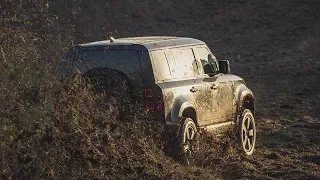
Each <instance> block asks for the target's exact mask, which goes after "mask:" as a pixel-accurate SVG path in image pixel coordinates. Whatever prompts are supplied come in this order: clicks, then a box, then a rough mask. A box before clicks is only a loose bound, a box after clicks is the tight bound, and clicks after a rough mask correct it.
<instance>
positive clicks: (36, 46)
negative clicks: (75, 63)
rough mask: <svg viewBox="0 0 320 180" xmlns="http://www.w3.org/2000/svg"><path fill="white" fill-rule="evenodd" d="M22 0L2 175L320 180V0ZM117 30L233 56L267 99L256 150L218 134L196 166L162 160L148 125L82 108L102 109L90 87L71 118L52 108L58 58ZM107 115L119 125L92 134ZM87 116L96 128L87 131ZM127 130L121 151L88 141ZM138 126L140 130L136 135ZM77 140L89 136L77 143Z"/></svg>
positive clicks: (5, 57)
mask: <svg viewBox="0 0 320 180" xmlns="http://www.w3.org/2000/svg"><path fill="white" fill-rule="evenodd" d="M20 5H21V4H20V3H14V2H13V3H12V2H11V1H5V3H4V4H3V5H1V6H0V8H1V13H2V14H1V22H0V23H1V27H0V31H1V34H0V35H1V36H0V38H1V44H0V46H1V48H2V51H1V62H0V66H1V79H0V80H1V81H0V83H1V86H0V89H1V92H2V93H1V96H0V98H1V102H2V104H1V105H0V120H1V126H0V128H1V129H0V131H1V134H2V136H3V137H1V142H2V143H1V144H2V145H1V150H2V151H1V153H2V158H3V161H2V164H1V169H0V170H1V172H2V174H3V175H2V178H3V179H5V178H8V177H10V176H12V177H15V178H17V177H26V178H28V177H29V178H31V177H34V176H37V177H45V178H48V177H51V178H53V179H55V178H59V177H60V178H61V177H69V178H71V177H82V178H90V177H91V178H92V177H95V178H108V177H111V178H115V177H116V176H119V178H129V177H130V178H138V177H140V178H143V177H144V178H149V179H150V178H154V179H159V178H163V179H167V178H170V177H171V178H174V179H182V178H187V177H189V178H191V179H192V178H202V179H208V178H218V177H220V178H224V179H233V178H234V179H236V178H250V179H251V178H254V179H268V178H281V177H283V178H297V179H305V178H311V179H312V178H314V179H316V178H320V175H319V158H320V154H319V147H320V145H319V142H320V141H319V140H320V139H319V138H320V134H319V120H320V118H319V116H320V114H319V112H320V103H319V102H320V97H319V90H318V89H319V87H320V64H319V61H318V57H319V55H320V51H319V47H320V38H319V37H320V30H319V29H320V14H319V12H320V3H319V2H318V1H316V0H311V1H302V0H299V1H294V2H292V1H289V0H281V1H262V0H261V1H260V0H257V1H242V0H239V1H215V2H211V1H206V0H202V1H189V2H187V3H186V2H185V1H182V0H175V1H171V2H170V1H139V2H135V1H133V0H119V1H114V2H106V1H103V0H95V1H94V2H89V1H77V2H74V1H64V2H55V1H49V3H48V4H47V2H46V1H40V0H39V1H34V3H32V2H29V1H27V2H24V4H22V5H21V6H20ZM110 35H112V36H114V37H125V36H146V35H177V36H189V37H195V38H199V39H202V40H204V41H206V42H208V44H209V46H210V48H211V49H212V51H213V52H214V53H215V54H216V55H217V57H218V58H219V59H229V60H230V62H231V67H232V71H233V73H235V74H238V75H240V76H242V77H244V78H245V79H246V81H247V83H248V85H249V87H250V88H251V89H252V90H253V91H254V92H255V95H256V98H257V120H258V123H259V124H258V125H259V144H258V147H257V148H258V149H257V151H256V154H255V155H254V156H253V157H251V158H245V157H241V156H238V155H236V154H235V153H234V149H232V148H228V146H226V144H224V143H221V144H218V145H217V144H215V143H213V142H214V141H213V142H212V140H211V139H210V138H209V139H208V140H207V141H209V142H211V143H212V144H211V145H210V146H212V147H211V150H209V149H206V151H204V153H203V154H202V155H201V156H200V157H202V159H199V162H198V164H197V166H195V167H184V166H181V165H179V164H175V163H173V162H172V160H170V159H169V158H167V157H165V156H164V155H163V153H162V152H161V142H159V141H160V139H159V138H158V137H157V135H156V134H154V133H150V132H149V130H148V128H142V129H143V130H142V131H139V128H141V126H140V125H137V127H138V128H137V129H138V130H137V129H135V128H131V126H132V125H131V124H128V125H126V124H124V125H123V126H122V125H119V123H118V122H117V121H116V120H112V118H109V117H110V115H109V114H108V113H109V112H106V114H100V116H94V117H93V118H86V117H87V116H88V115H86V114H85V113H82V111H83V109H87V107H83V106H87V105H86V104H90V105H89V106H90V107H92V108H93V109H95V108H96V106H98V105H100V104H99V102H96V101H92V99H93V100H94V97H92V96H89V97H92V98H86V97H87V95H88V94H86V93H87V92H84V94H82V95H83V96H81V98H82V99H83V101H80V102H79V101H72V104H71V106H70V107H72V106H74V107H75V108H73V109H72V108H71V109H68V110H67V112H69V114H68V113H66V114H63V115H61V114H60V115H56V114H52V109H53V105H52V101H53V99H54V98H55V95H54V94H53V93H54V89H55V88H54V87H59V85H60V84H59V82H57V81H56V80H55V79H54V78H53V77H52V76H51V75H50V74H51V72H52V71H53V70H54V69H53V68H52V67H54V64H52V63H53V62H54V61H55V59H56V58H57V57H58V56H59V55H60V54H61V53H62V52H63V50H64V49H65V47H67V46H70V45H71V44H72V43H80V42H87V41H94V40H101V39H107V38H108V37H109V36H110ZM19 82H20V83H19ZM27 82H29V83H27ZM70 96H71V97H73V96H72V95H70ZM31 97H34V98H31ZM68 97H69V96H68ZM96 103H98V104H96ZM70 113H71V115H70ZM88 113H89V114H90V111H89V112H88ZM95 114H99V113H95ZM78 116H80V117H78ZM77 117H78V118H77ZM89 117H90V115H89ZM99 117H107V118H102V119H101V120H100V121H101V122H100V121H99V123H100V124H99V123H98V124H96V125H97V126H99V125H101V124H103V125H105V124H109V125H110V126H111V125H113V126H115V128H113V129H112V128H111V129H110V130H108V128H106V129H107V130H104V128H102V129H99V130H91V131H89V130H88V129H87V128H86V125H90V124H92V121H94V119H99ZM69 119H71V120H72V121H71V122H70V121H69ZM78 121H84V124H85V125H83V126H79V125H78V124H77V122H78ZM86 123H87V124H86ZM44 124H49V125H51V124H53V126H54V128H56V129H55V134H54V138H53V139H52V141H49V142H47V140H45V141H43V140H42V138H43V134H45V133H44V132H43V131H45V125H44ZM61 124H65V125H61ZM89 129H90V128H89ZM93 129H94V128H93ZM114 129H116V130H114ZM117 129H118V131H119V133H120V134H122V136H121V137H122V138H120V139H121V140H110V141H108V142H109V143H110V144H107V147H111V148H110V149H108V148H107V150H101V149H100V151H96V150H97V148H96V146H94V145H92V144H91V145H90V144H89V145H88V142H91V141H93V142H98V143H99V142H100V143H101V142H103V140H105V139H104V138H105V137H104V136H103V135H105V134H108V133H111V134H113V133H114V131H117ZM119 129H120V130H119ZM130 129H131V131H129V130H130ZM77 130H78V131H77ZM79 130H80V131H79ZM81 130H82V131H81ZM84 130H85V133H81V132H83V131H84ZM128 131H129V132H132V134H133V135H132V134H126V133H125V132H128ZM79 132H80V133H79ZM141 132H142V134H141ZM157 132H158V131H157ZM74 135H76V137H78V138H71V139H72V140H70V136H72V137H73V136H74ZM89 137H90V138H89ZM139 137H146V139H143V140H141V139H139ZM113 138H114V137H113ZM113 138H111V139H113ZM115 138H119V137H115ZM49 139H50V138H49ZM89 140H90V141H89ZM137 141H138V142H140V143H136V142H137ZM85 144H87V145H86V146H83V145H85ZM124 144H126V146H124ZM39 146H40V147H43V148H44V149H45V150H43V149H39V148H38V147H39ZM105 146H106V145H105ZM112 147H115V149H117V150H118V151H114V149H112ZM225 147H227V149H226V148H225ZM74 149H79V151H76V150H74ZM222 150H224V151H222ZM121 151H123V153H117V152H121ZM48 152H49V153H48ZM79 154H80V155H79ZM140 154H144V155H143V156H140ZM228 154H231V156H228ZM66 157H67V158H66ZM72 158H74V160H72ZM110 159H112V160H110ZM123 159H126V160H123ZM43 161H47V162H48V163H43ZM39 164H41V165H42V167H44V168H43V169H42V170H40V169H39V167H38V166H39ZM70 166H71V167H73V168H70ZM26 172H33V173H29V174H26Z"/></svg>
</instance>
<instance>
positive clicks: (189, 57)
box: [182, 49, 199, 77]
mask: <svg viewBox="0 0 320 180" xmlns="http://www.w3.org/2000/svg"><path fill="white" fill-rule="evenodd" d="M182 54H183V57H184V60H185V64H186V66H185V67H186V71H187V74H186V76H188V77H191V76H196V75H198V74H199V70H198V64H197V61H196V58H195V57H194V53H193V51H192V49H183V50H182Z"/></svg>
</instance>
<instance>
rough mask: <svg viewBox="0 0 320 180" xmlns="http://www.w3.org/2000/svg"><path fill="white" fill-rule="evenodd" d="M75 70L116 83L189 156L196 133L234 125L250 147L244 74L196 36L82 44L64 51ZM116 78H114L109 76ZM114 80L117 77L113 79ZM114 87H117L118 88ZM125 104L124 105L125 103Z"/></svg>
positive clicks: (252, 135)
mask: <svg viewBox="0 0 320 180" xmlns="http://www.w3.org/2000/svg"><path fill="white" fill-rule="evenodd" d="M68 57H69V61H68V62H71V64H72V66H73V67H74V69H77V72H80V73H81V74H84V75H86V76H88V77H99V78H95V79H100V81H103V82H106V81H107V82H108V83H104V84H108V85H104V86H101V87H102V88H101V90H107V89H108V90H109V91H112V90H111V89H112V87H117V86H121V89H120V91H121V92H122V93H125V95H121V97H120V99H121V98H127V97H128V98H129V99H130V101H131V102H132V103H136V104H138V105H139V106H141V107H143V108H144V109H145V111H147V112H148V114H149V115H150V116H148V117H151V119H153V120H158V121H161V122H163V125H164V127H165V134H166V135H167V137H169V139H170V140H169V141H168V142H169V143H168V144H169V145H176V146H175V147H178V149H179V152H182V154H183V155H184V157H186V159H188V158H189V157H190V155H192V152H194V151H196V150H197V147H196V146H194V145H193V142H195V141H196V139H197V138H198V135H199V134H201V133H199V132H203V131H206V132H213V133H223V132H225V131H227V130H229V129H231V128H236V129H238V131H237V132H238V135H237V136H238V137H237V138H239V140H240V141H239V142H240V147H241V149H242V151H243V152H244V153H245V154H246V155H251V154H252V153H253V151H254V148H255V140H256V128H255V121H254V112H255V104H254V103H255V102H254V96H253V93H252V92H251V90H250V89H248V88H247V86H246V84H245V82H244V80H243V79H241V78H240V77H238V76H235V75H233V74H230V65H229V61H228V60H217V59H216V57H215V56H214V55H213V53H212V52H211V51H210V50H209V48H208V46H207V45H206V44H205V43H204V42H203V41H200V40H197V39H192V38H182V37H134V38H121V39H113V38H111V40H108V41H100V42H93V43H88V44H81V45H78V46H76V47H74V48H73V50H72V51H71V53H69V55H68ZM116 76H117V77H120V79H119V78H114V77H116ZM115 79H116V80H115ZM118 89H119V88H118ZM124 108H125V107H124Z"/></svg>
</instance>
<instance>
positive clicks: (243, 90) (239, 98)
mask: <svg viewBox="0 0 320 180" xmlns="http://www.w3.org/2000/svg"><path fill="white" fill-rule="evenodd" d="M247 96H250V97H252V99H255V98H254V95H253V93H252V91H251V90H250V89H249V88H248V87H247V86H245V85H244V84H241V85H239V86H238V87H237V89H236V102H235V103H236V107H237V109H236V114H237V115H239V112H240V111H241V105H242V102H243V100H244V98H245V97H247ZM252 113H254V112H252Z"/></svg>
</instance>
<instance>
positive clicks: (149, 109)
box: [146, 102, 154, 111]
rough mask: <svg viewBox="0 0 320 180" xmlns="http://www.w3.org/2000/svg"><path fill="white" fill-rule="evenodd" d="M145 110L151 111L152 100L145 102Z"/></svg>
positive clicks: (152, 106)
mask: <svg viewBox="0 0 320 180" xmlns="http://www.w3.org/2000/svg"><path fill="white" fill-rule="evenodd" d="M146 110H147V111H153V110H154V104H153V102H146Z"/></svg>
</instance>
